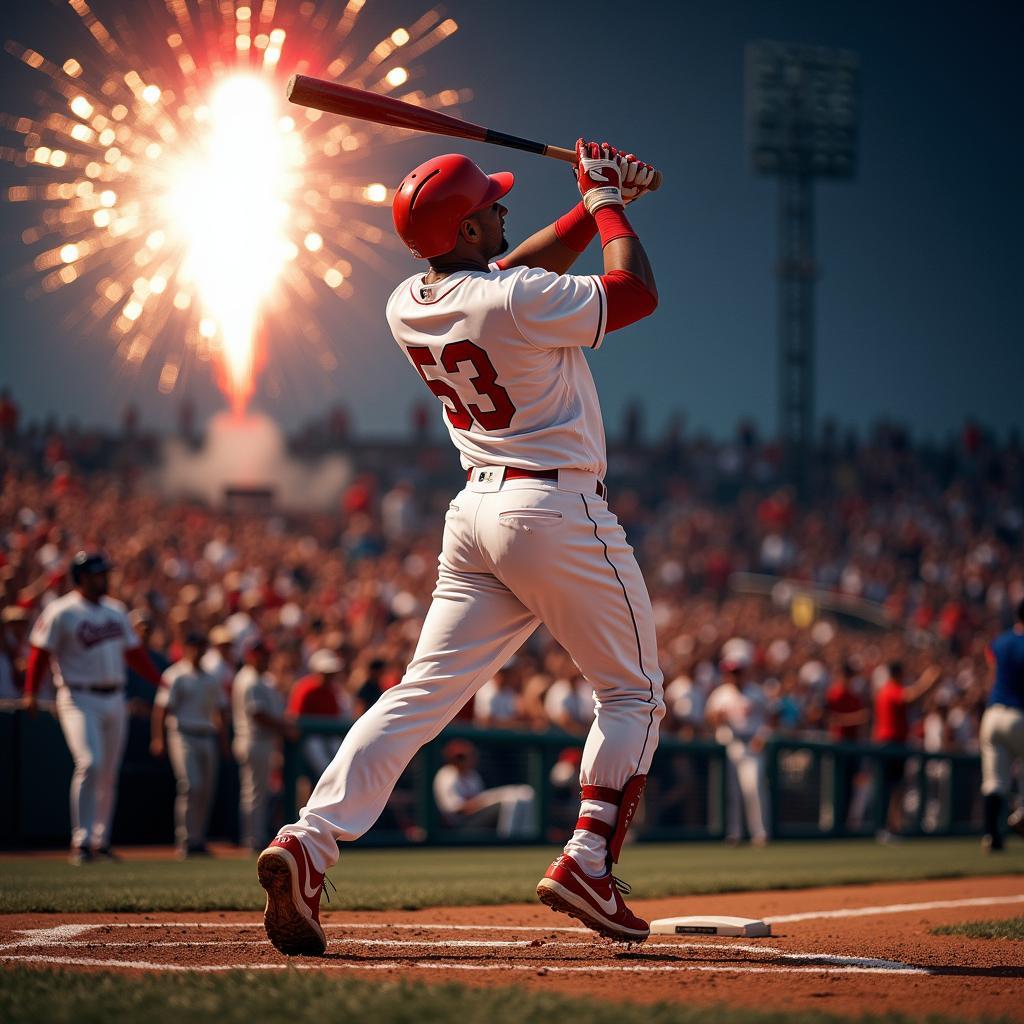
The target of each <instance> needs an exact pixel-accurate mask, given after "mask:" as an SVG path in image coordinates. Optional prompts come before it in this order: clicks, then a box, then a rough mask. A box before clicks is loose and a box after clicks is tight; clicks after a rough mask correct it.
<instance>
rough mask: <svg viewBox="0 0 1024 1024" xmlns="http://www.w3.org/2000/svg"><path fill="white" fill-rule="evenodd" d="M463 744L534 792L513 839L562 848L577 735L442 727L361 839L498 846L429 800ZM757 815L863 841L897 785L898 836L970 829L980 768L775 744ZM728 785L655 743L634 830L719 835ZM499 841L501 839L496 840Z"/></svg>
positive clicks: (720, 760)
mask: <svg viewBox="0 0 1024 1024" xmlns="http://www.w3.org/2000/svg"><path fill="white" fill-rule="evenodd" d="M299 728H300V730H301V732H302V734H303V736H308V735H334V736H342V735H344V733H345V732H346V731H347V729H348V726H345V725H340V724H339V723H338V722H337V721H336V720H331V719H316V718H303V719H300V721H299ZM455 739H461V740H467V741H469V742H470V743H472V744H473V745H474V746H475V747H476V749H477V751H478V754H479V765H478V770H479V771H480V774H481V776H482V777H483V779H484V782H485V784H486V785H488V786H498V785H505V784H508V783H517V784H522V783H526V784H527V785H529V786H531V787H532V788H533V790H534V793H535V795H536V801H535V808H534V810H535V819H536V822H535V828H534V830H533V832H532V833H531V834H530V835H529V836H527V837H523V838H522V840H521V841H524V842H552V841H561V840H563V839H564V838H565V836H566V835H567V834H568V832H569V831H570V830H571V828H572V824H573V822H574V821H575V818H576V813H577V810H578V799H579V791H578V784H577V782H576V780H575V775H574V773H573V772H572V771H570V770H569V769H568V768H566V770H563V771H559V766H560V764H562V763H563V761H564V764H566V765H572V763H573V761H572V758H571V756H569V752H570V751H574V750H575V751H578V750H580V749H582V742H583V740H582V737H578V736H571V735H569V734H567V733H563V732H560V731H558V730H549V731H547V732H541V733H538V732H524V731H519V730H506V729H486V730H483V729H476V728H474V727H472V726H469V725H450V726H448V727H447V728H446V729H445V730H444V732H443V733H442V734H441V735H440V736H438V737H437V739H435V740H433V741H431V742H430V743H428V744H426V745H425V746H424V747H423V748H422V750H420V751H419V753H418V754H417V755H416V756H415V757H414V758H413V760H412V762H411V763H410V765H409V767H408V769H407V770H406V771H405V772H404V773H403V775H402V778H401V779H400V780H399V783H398V786H397V787H396V791H395V792H396V795H395V797H394V798H393V799H392V801H390V802H389V804H388V806H387V807H386V808H385V811H384V814H383V815H382V820H381V822H379V823H378V825H377V826H376V827H375V828H374V829H373V830H372V832H371V834H369V835H368V836H367V837H366V839H367V841H369V842H375V843H381V844H387V843H395V844H401V843H406V842H424V843H432V844H442V845H459V844H471V843H486V842H496V841H499V840H498V838H497V836H496V835H495V832H494V830H493V829H480V828H472V827H464V826H459V825H457V824H452V823H450V822H449V823H446V822H445V821H444V820H443V817H442V815H441V813H440V812H439V810H438V808H437V805H436V802H435V800H434V796H433V780H434V776H435V775H436V773H437V771H438V769H439V768H440V767H441V765H442V764H443V763H444V761H443V750H444V747H445V745H446V744H447V743H448V742H450V741H451V740H455ZM762 757H763V763H764V775H763V778H764V784H765V790H764V796H765V813H766V817H767V819H768V822H769V833H770V835H771V836H772V837H773V838H775V839H811V838H828V837H833V838H849V837H855V836H871V835H874V834H875V833H876V832H877V831H878V830H880V829H882V828H884V827H885V825H886V814H887V804H888V799H887V798H888V794H889V792H890V790H891V787H893V786H898V787H899V791H900V793H901V800H900V811H901V820H902V827H901V830H900V831H901V833H902V834H904V835H919V836H928V835H933V836H940V835H967V834H973V833H977V832H979V831H980V827H981V799H980V796H979V790H980V785H981V766H980V760H979V758H978V756H977V755H976V754H966V753H931V752H926V751H923V750H921V749H919V748H915V747H902V746H879V745H877V744H855V743H841V744H840V743H831V742H828V741H824V740H813V739H800V738H796V737H787V736H776V737H774V738H772V739H770V740H768V741H767V743H766V744H765V747H764V750H763V752H762ZM284 763H285V769H284V784H285V793H284V798H285V799H284V803H285V806H286V807H293V808H296V809H297V808H298V807H299V806H300V805H301V803H302V794H303V793H304V792H308V788H307V789H305V790H303V788H302V785H303V782H302V780H303V776H304V775H305V776H306V786H307V787H308V785H309V783H310V780H309V778H308V776H309V775H310V774H311V773H310V772H309V771H308V770H307V769H306V768H305V767H304V765H303V756H302V752H301V740H300V741H299V742H296V743H291V744H288V745H287V749H286V754H285V762H284ZM733 785H735V781H734V776H733V775H732V771H731V766H730V763H729V757H728V755H727V751H726V749H725V748H724V747H722V746H721V745H720V744H718V743H715V742H711V741H707V740H688V741H681V740H678V739H675V738H673V737H667V736H663V737H662V738H661V741H660V743H659V746H658V751H657V754H656V755H655V758H654V763H653V764H652V766H651V771H650V776H649V780H648V787H647V793H646V796H645V800H644V804H643V805H642V810H641V812H640V815H639V817H638V819H637V821H636V823H635V826H634V830H635V832H636V836H637V838H638V839H641V840H646V841H682V840H694V839H704V840H714V839H722V838H724V837H725V835H726V830H727V819H726V815H727V801H728V800H729V799H730V787H731V786H733ZM502 841H507V840H502Z"/></svg>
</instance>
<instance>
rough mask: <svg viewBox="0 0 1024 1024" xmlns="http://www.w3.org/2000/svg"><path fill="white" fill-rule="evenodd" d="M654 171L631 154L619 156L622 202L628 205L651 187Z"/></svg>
mask: <svg viewBox="0 0 1024 1024" xmlns="http://www.w3.org/2000/svg"><path fill="white" fill-rule="evenodd" d="M655 173H656V171H655V169H654V168H653V167H652V166H651V165H650V164H645V163H644V162H643V160H638V159H637V158H636V157H635V156H634V155H633V154H632V153H627V154H626V155H625V156H621V155H620V156H619V176H620V179H621V181H622V186H621V192H622V201H623V202H624V203H626V205H629V204H630V203H631V202H633V200H635V199H639V198H640V196H642V195H643V194H644V193H645V192H647V191H648V190H649V189H650V187H651V182H652V181H654V175H655Z"/></svg>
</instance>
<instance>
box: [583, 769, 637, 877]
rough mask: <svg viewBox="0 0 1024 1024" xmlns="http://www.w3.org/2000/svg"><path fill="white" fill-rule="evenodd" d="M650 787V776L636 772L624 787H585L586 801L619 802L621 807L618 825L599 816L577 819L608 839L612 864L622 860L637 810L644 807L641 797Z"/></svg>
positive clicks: (589, 829) (584, 796) (584, 797)
mask: <svg viewBox="0 0 1024 1024" xmlns="http://www.w3.org/2000/svg"><path fill="white" fill-rule="evenodd" d="M646 786H647V776H646V775H634V776H633V777H632V778H631V779H629V780H628V781H627V782H626V784H625V785H624V786H623V787H622V789H621V790H620V789H609V788H608V787H607V786H583V787H582V788H581V790H580V797H581V799H583V800H600V801H602V802H603V803H607V804H615V805H616V806H617V807H618V809H619V816H618V819H617V820H616V822H615V825H614V826H612V825H609V824H608V823H607V822H606V821H601V820H600V819H598V818H586V817H581V818H580V819H579V820H578V821H577V822H576V827H577V828H581V829H585V830H586V831H587V832H594V833H595V834H596V835H599V836H602V837H603V838H605V839H607V840H608V860H609V862H610V863H612V864H615V863H617V862H618V859H619V854H620V853H621V852H622V844H623V843H624V842H625V841H626V833H627V832H628V831H629V826H630V824H631V823H632V821H633V816H634V815H635V814H636V809H637V808H638V807H639V806H640V798H641V797H642V796H643V795H644V788H645V787H646Z"/></svg>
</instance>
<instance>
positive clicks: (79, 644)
mask: <svg viewBox="0 0 1024 1024" xmlns="http://www.w3.org/2000/svg"><path fill="white" fill-rule="evenodd" d="M110 569H111V565H110V563H109V562H108V561H107V560H106V558H104V557H103V556H102V555H99V554H89V553H87V552H84V551H80V552H79V553H78V554H77V555H75V557H74V559H73V561H72V563H71V578H72V580H73V582H74V584H75V589H74V590H71V591H69V592H68V593H67V594H65V595H64V596H63V597H58V598H57V599H56V600H54V601H51V602H50V604H48V605H47V606H46V607H45V608H44V609H43V612H42V614H41V615H40V616H39V618H38V619H37V620H36V623H35V625H34V626H33V628H32V633H31V636H30V637H29V643H30V644H31V649H30V651H29V663H28V671H27V673H26V680H25V705H26V708H27V709H28V711H29V713H30V714H34V713H35V710H36V706H37V700H38V698H37V694H38V692H39V683H40V682H41V680H42V678H43V676H44V675H45V672H46V667H47V662H49V664H50V667H51V669H52V671H53V679H54V683H55V685H56V687H57V719H58V721H59V722H60V727H61V729H62V731H63V733H64V739H65V740H66V741H67V745H68V749H69V750H70V751H71V757H72V759H73V760H74V763H75V770H74V774H73V775H72V777H71V863H72V864H76V865H79V864H83V863H85V862H86V861H90V860H92V859H93V858H94V857H97V856H99V857H106V858H111V859H113V854H112V853H111V850H110V824H111V822H112V820H113V817H114V804H115V801H116V798H117V777H118V773H119V772H120V770H121V758H122V756H123V755H124V745H125V739H126V736H127V726H128V713H127V710H126V707H125V699H124V686H125V662H126V661H127V663H128V664H129V665H131V667H132V668H133V669H134V670H135V671H136V672H138V674H139V675H141V676H142V677H143V678H144V679H146V680H147V681H148V682H150V683H152V684H153V685H154V686H157V685H159V682H160V673H159V672H158V671H157V668H156V666H155V665H154V664H153V662H152V660H151V659H150V657H149V655H148V654H147V653H146V650H145V648H144V647H143V646H142V645H141V643H140V642H139V638H138V637H137V636H136V634H135V630H134V629H133V628H132V625H131V623H130V622H129V621H128V615H127V613H126V611H125V607H124V605H123V604H122V603H121V602H120V601H115V600H114V599H113V598H111V597H108V596H107V585H108V573H109V571H110Z"/></svg>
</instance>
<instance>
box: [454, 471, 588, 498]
mask: <svg viewBox="0 0 1024 1024" xmlns="http://www.w3.org/2000/svg"><path fill="white" fill-rule="evenodd" d="M478 468H479V467H477V466H470V468H469V469H467V470H466V480H467V481H469V482H472V480H473V474H474V473H475V472H476V471H477V469H478ZM501 472H502V475H503V479H504V480H553V481H554V482H555V483H558V470H557V469H517V468H516V467H515V466H503V467H501ZM595 491H596V493H597V496H598V497H599V498H607V497H608V488H607V487H605V485H604V481H603V480H598V481H597V483H596V486H595Z"/></svg>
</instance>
